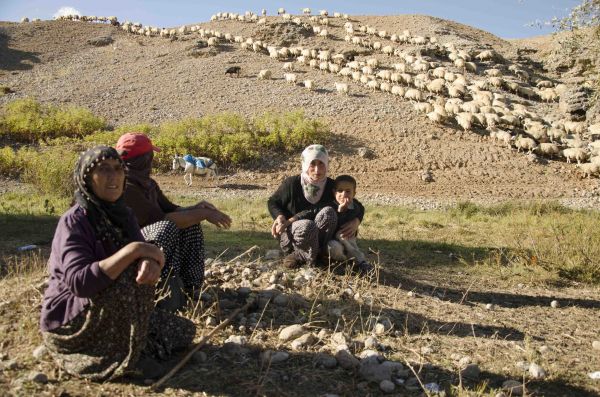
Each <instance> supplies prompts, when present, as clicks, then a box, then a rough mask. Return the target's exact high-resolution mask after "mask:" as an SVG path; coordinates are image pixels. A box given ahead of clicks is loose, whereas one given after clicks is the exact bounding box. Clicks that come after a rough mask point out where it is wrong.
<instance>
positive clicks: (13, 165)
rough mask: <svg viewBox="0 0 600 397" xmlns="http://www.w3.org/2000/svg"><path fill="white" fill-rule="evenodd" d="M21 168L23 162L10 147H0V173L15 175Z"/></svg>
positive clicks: (9, 175)
mask: <svg viewBox="0 0 600 397" xmlns="http://www.w3.org/2000/svg"><path fill="white" fill-rule="evenodd" d="M22 170H23V163H22V162H21V161H19V157H18V156H17V153H16V152H15V151H14V150H13V149H12V148H10V147H8V146H7V147H3V148H2V149H0V175H4V176H8V177H15V176H17V175H19V174H20V173H21V171H22Z"/></svg>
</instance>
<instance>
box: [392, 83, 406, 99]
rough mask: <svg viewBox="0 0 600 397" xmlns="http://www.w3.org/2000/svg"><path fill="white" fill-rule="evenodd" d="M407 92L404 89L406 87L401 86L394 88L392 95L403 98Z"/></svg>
mask: <svg viewBox="0 0 600 397" xmlns="http://www.w3.org/2000/svg"><path fill="white" fill-rule="evenodd" d="M405 92H406V90H405V89H404V87H401V86H399V85H395V86H392V95H396V96H401V97H403V96H404V93H405Z"/></svg>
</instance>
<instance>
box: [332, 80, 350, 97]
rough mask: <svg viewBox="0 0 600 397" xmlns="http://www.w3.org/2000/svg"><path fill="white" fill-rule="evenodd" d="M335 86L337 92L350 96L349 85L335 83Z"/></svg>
mask: <svg viewBox="0 0 600 397" xmlns="http://www.w3.org/2000/svg"><path fill="white" fill-rule="evenodd" d="M334 86H335V90H336V91H337V92H338V93H340V94H346V95H348V94H349V92H350V90H349V89H348V84H347V83H338V82H335V83H334Z"/></svg>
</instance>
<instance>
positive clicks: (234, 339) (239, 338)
mask: <svg viewBox="0 0 600 397" xmlns="http://www.w3.org/2000/svg"><path fill="white" fill-rule="evenodd" d="M247 342H248V338H246V337H245V336H244V335H230V336H229V338H227V339H225V343H234V344H236V345H240V346H243V345H245V344H246V343H247Z"/></svg>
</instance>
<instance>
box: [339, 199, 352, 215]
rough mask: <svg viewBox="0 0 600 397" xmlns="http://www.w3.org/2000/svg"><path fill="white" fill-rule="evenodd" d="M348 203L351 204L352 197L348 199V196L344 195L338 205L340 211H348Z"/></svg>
mask: <svg viewBox="0 0 600 397" xmlns="http://www.w3.org/2000/svg"><path fill="white" fill-rule="evenodd" d="M348 205H350V199H348V197H344V198H343V199H342V202H341V203H340V205H339V206H338V212H344V211H346V210H347V209H348Z"/></svg>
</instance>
